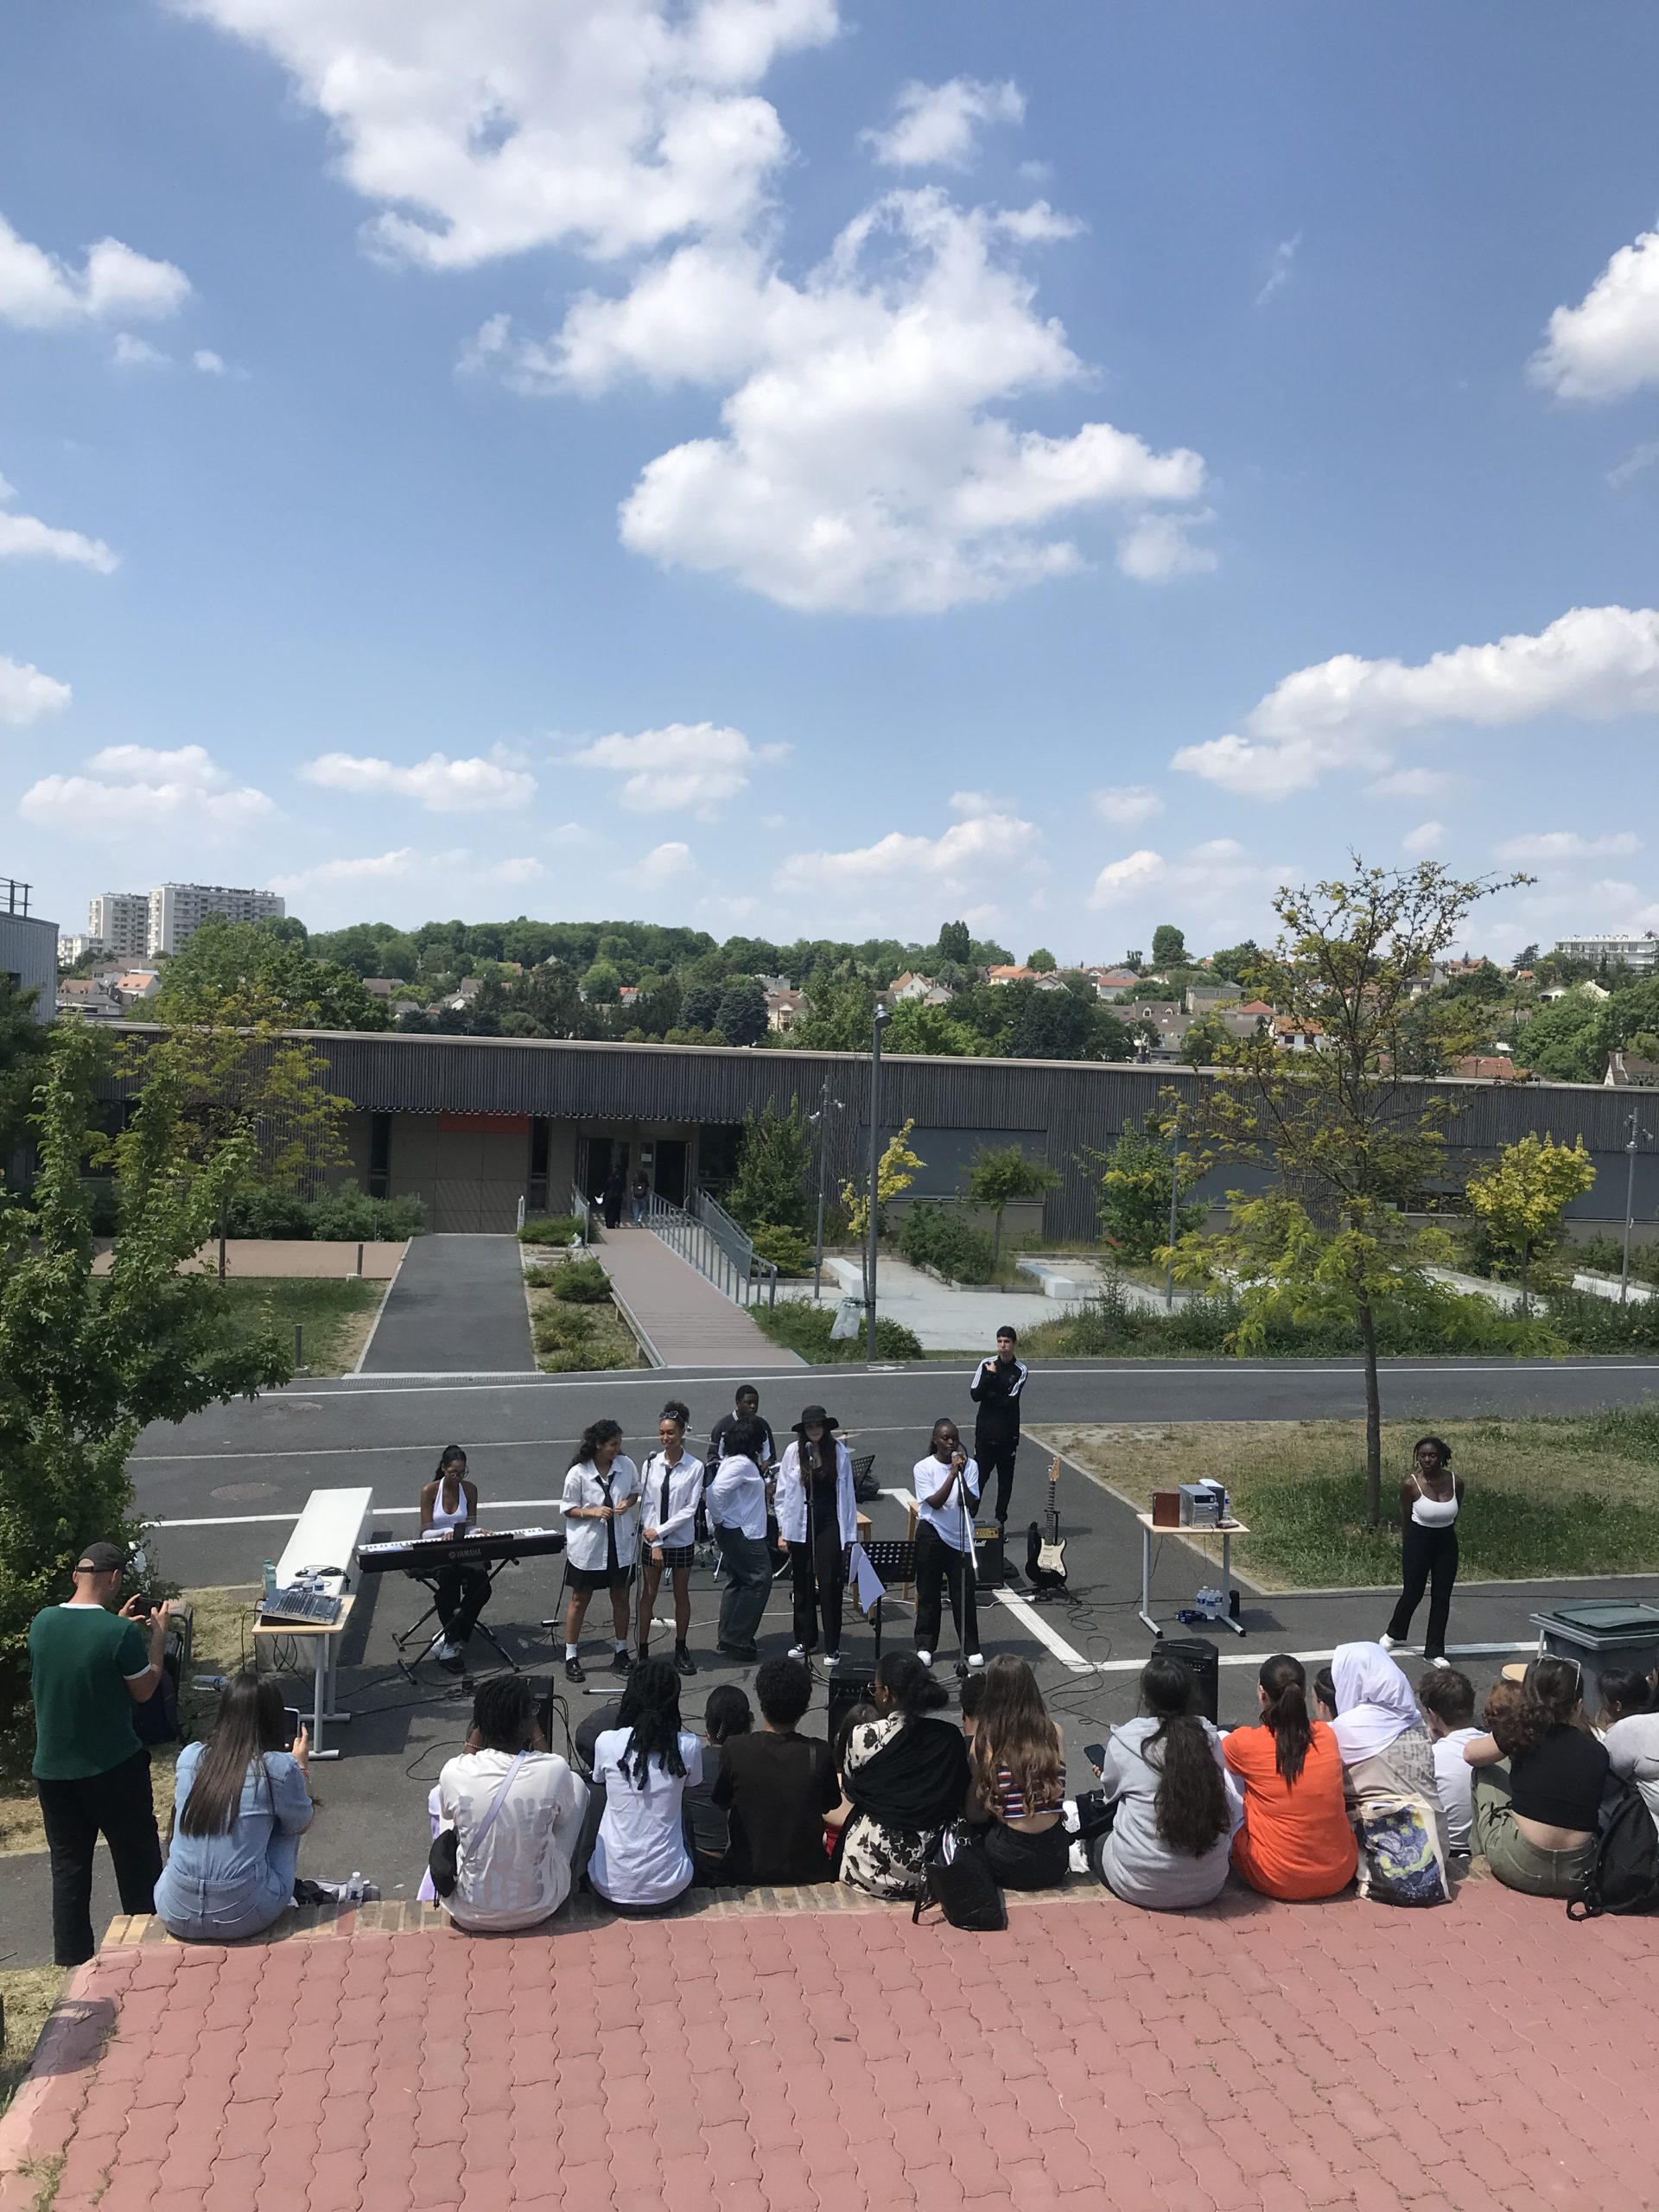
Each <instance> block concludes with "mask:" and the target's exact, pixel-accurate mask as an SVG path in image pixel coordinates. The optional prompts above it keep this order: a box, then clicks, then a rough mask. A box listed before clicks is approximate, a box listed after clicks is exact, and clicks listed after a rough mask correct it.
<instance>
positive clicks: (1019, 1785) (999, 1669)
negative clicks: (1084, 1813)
mask: <svg viewBox="0 0 1659 2212" xmlns="http://www.w3.org/2000/svg"><path fill="white" fill-rule="evenodd" d="M969 1764H970V1766H971V1768H972V1770H973V1791H972V1796H971V1799H970V1801H969V1819H970V1820H975V1821H988V1822H989V1827H988V1828H987V1830H986V1834H985V1856H986V1858H987V1859H988V1860H989V1861H990V1865H991V1869H992V1871H993V1872H994V1873H995V1876H996V1878H997V1880H998V1881H999V1882H1001V1885H1002V1886H1003V1888H1004V1889H1007V1890H1052V1889H1058V1887H1059V1885H1061V1884H1062V1883H1063V1882H1064V1881H1065V1877H1066V1872H1067V1869H1068V1867H1069V1866H1070V1864H1071V1839H1070V1837H1069V1836H1068V1835H1067V1834H1066V1832H1065V1744H1064V1742H1063V1741H1062V1738H1061V1736H1060V1732H1059V1730H1058V1728H1057V1727H1056V1726H1055V1725H1054V1723H1053V1722H1052V1720H1051V1719H1049V1717H1048V1713H1047V1711H1046V1708H1045V1707H1044V1704H1043V1694H1042V1692H1041V1691H1040V1690H1039V1688H1038V1687H1037V1677H1036V1675H1033V1673H1032V1671H1031V1669H1030V1668H1029V1667H1028V1666H1027V1664H1026V1662H1025V1661H1024V1660H1023V1659H1015V1658H1012V1657H1008V1656H1003V1657H1002V1658H1000V1659H993V1660H992V1662H991V1663H990V1665H989V1666H988V1668H987V1669H985V1694H984V1696H983V1698H982V1700H981V1701H980V1709H979V1713H978V1715H977V1717H976V1720H975V1723H974V1736H973V1749H972V1751H971V1752H970V1753H969Z"/></svg>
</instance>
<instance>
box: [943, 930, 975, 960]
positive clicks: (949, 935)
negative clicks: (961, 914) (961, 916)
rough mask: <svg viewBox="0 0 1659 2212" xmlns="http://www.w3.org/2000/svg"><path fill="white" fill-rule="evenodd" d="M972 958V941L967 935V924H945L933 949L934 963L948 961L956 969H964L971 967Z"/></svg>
mask: <svg viewBox="0 0 1659 2212" xmlns="http://www.w3.org/2000/svg"><path fill="white" fill-rule="evenodd" d="M973 957H974V941H973V939H972V938H971V937H969V934H968V925H967V923H966V922H946V923H945V925H944V927H943V928H942V929H941V930H940V931H939V942H938V946H937V947H936V948H935V960H936V963H937V962H938V961H945V960H948V961H950V962H951V963H954V964H955V965H956V966H957V967H958V968H966V967H969V966H970V965H971V963H972V961H973Z"/></svg>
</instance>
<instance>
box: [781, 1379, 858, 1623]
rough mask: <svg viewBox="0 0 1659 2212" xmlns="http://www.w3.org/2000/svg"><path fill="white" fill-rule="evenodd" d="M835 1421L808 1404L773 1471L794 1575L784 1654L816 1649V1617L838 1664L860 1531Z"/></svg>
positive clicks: (849, 1464)
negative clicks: (791, 1625)
mask: <svg viewBox="0 0 1659 2212" xmlns="http://www.w3.org/2000/svg"><path fill="white" fill-rule="evenodd" d="M838 1427H840V1423H839V1422H838V1421H836V1419H835V1418H834V1416H833V1415H832V1414H827V1413H825V1411H824V1409H823V1407H822V1406H808V1407H807V1408H806V1409H805V1410H804V1413H803V1414H802V1415H801V1417H800V1419H799V1421H797V1422H796V1424H795V1441H794V1443H792V1444H791V1446H789V1448H788V1450H787V1451H786V1452H785V1453H784V1464H783V1467H782V1469H781V1471H779V1477H778V1539H779V1548H780V1549H781V1550H782V1551H783V1552H785V1554H787V1556H788V1559H789V1563H790V1571H791V1575H792V1577H793V1580H794V1596H795V1641H794V1643H793V1644H792V1645H791V1647H790V1654H789V1656H790V1657H791V1659H804V1658H805V1657H806V1656H807V1654H808V1652H809V1651H811V1650H814V1649H816V1648H817V1641H818V1621H819V1618H820V1616H822V1618H823V1651H824V1664H825V1665H826V1666H829V1667H838V1666H840V1664H841V1605H842V1591H843V1590H844V1589H845V1587H846V1585H847V1552H848V1548H849V1545H851V1544H852V1542H853V1541H855V1538H856V1536H857V1535H858V1507H857V1504H856V1503H855V1499H854V1497H853V1461H852V1455H851V1453H850V1452H849V1451H848V1449H847V1446H845V1445H844V1444H843V1443H842V1441H841V1440H840V1438H839V1437H838V1436H836V1433H835V1432H836V1429H837V1428H838Z"/></svg>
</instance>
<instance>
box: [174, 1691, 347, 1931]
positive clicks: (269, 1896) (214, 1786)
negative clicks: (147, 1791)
mask: <svg viewBox="0 0 1659 2212" xmlns="http://www.w3.org/2000/svg"><path fill="white" fill-rule="evenodd" d="M290 1713H291V1714H292V1717H293V1719H294V1720H297V1719H298V1717H299V1716H298V1714H297V1713H293V1708H292V1707H286V1708H285V1707H284V1706H283V1695H282V1692H281V1691H280V1690H279V1689H278V1688H277V1681H276V1677H275V1676H274V1675H258V1674H255V1673H253V1672H252V1671H251V1669H250V1670H246V1671H245V1672H243V1673H242V1674H239V1675H232V1677H231V1679H230V1681H228V1682H226V1685H225V1688H223V1690H221V1691H220V1693H219V1711H218V1713H216V1714H215V1715H214V1717H213V1727H212V1728H211V1730H210V1731H209V1732H208V1733H207V1737H206V1738H204V1739H203V1740H202V1741H201V1742H200V1743H197V1744H187V1745H185V1747H184V1749H183V1750H182V1751H181V1752H180V1753H179V1769H178V1778H177V1781H176V1783H175V1787H174V1815H173V1840H172V1843H171V1846H170V1847H169V1849H168V1855H167V1864H166V1866H163V1867H162V1872H161V1875H160V1878H159V1879H158V1880H157V1882H156V1917H157V1918H158V1919H159V1920H160V1921H161V1923H162V1926H163V1927H164V1928H165V1929H167V1932H168V1935H169V1936H177V1937H178V1938H179V1940H180V1941H181V1942H186V1943H234V1942H238V1941H239V1940H240V1939H241V1938H242V1937H243V1936H257V1935H259V1934H261V1933H262V1932H263V1930H264V1929H267V1928H270V1927H271V1926H272V1925H273V1924H274V1923H276V1922H277V1921H278V1920H280V1919H281V1917H282V1916H283V1913H285V1912H286V1911H287V1910H288V1909H289V1906H290V1905H291V1904H293V1902H294V1880H295V1874H296V1869H297V1866H298V1864H299V1856H300V1838H301V1837H302V1835H303V1834H305V1832H306V1830H307V1829H308V1827H310V1825H311V1815H312V1805H311V1791H310V1786H309V1784H310V1761H309V1758H308V1752H309V1749H310V1741H309V1738H308V1736H307V1733H306V1731H305V1729H304V1727H303V1726H301V1727H300V1729H299V1732H298V1733H297V1734H296V1735H294V1736H293V1737H292V1738H291V1742H292V1746H293V1748H292V1749H291V1750H286V1749H284V1745H287V1744H289V1741H290V1734H289V1730H290V1726H291V1722H290V1719H289V1715H290Z"/></svg>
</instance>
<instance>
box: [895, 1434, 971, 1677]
mask: <svg viewBox="0 0 1659 2212" xmlns="http://www.w3.org/2000/svg"><path fill="white" fill-rule="evenodd" d="M912 1481H913V1482H914V1484H915V1485H916V1656H917V1657H918V1659H919V1660H920V1661H921V1662H922V1664H923V1666H924V1667H931V1665H932V1664H933V1654H934V1652H935V1651H936V1650H937V1649H938V1642H939V1594H940V1591H941V1589H942V1588H944V1587H945V1586H948V1587H949V1589H950V1618H951V1619H952V1621H953V1622H954V1623H955V1624H956V1630H957V1645H958V1647H959V1649H961V1652H962V1656H963V1665H964V1666H968V1667H982V1666H983V1665H984V1664H985V1655H984V1653H983V1652H982V1650H981V1649H980V1648H979V1613H978V1609H977V1607H976V1604H975V1593H974V1573H975V1569H974V1514H975V1512H976V1510H977V1508H978V1505H979V1468H978V1466H977V1465H976V1463H975V1462H974V1461H973V1460H972V1459H969V1457H968V1454H967V1453H966V1452H964V1451H963V1448H962V1438H961V1436H960V1434H959V1433H958V1432H957V1424H956V1423H955V1421H950V1420H948V1419H943V1420H939V1421H935V1422H934V1424H933V1434H932V1437H931V1440H930V1442H929V1446H928V1453H927V1457H926V1458H925V1459H918V1461H917V1462H916V1465H915V1467H914V1469H913V1470H912Z"/></svg>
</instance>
